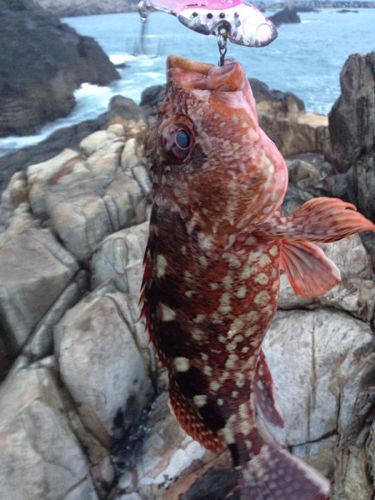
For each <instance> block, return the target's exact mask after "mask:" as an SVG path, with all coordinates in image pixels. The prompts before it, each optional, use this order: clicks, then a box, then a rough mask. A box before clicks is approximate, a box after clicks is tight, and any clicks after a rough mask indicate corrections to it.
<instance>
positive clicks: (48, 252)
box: [0, 218, 78, 355]
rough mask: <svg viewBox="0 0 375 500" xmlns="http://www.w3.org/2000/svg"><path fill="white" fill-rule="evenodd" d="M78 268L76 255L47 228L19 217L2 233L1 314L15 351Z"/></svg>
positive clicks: (7, 335)
mask: <svg viewBox="0 0 375 500" xmlns="http://www.w3.org/2000/svg"><path fill="white" fill-rule="evenodd" d="M17 224H18V226H17ZM77 271H78V264H77V262H76V261H75V259H74V258H73V257H72V256H71V255H70V254H69V253H68V252H67V251H66V250H65V249H64V248H63V247H62V246H61V245H60V244H59V243H58V241H57V240H56V239H55V238H54V237H53V235H52V234H51V232H50V231H49V230H48V229H41V228H40V227H38V226H36V225H35V226H32V224H30V222H29V221H28V220H27V219H26V220H25V221H24V222H22V221H21V218H17V219H15V220H14V223H13V224H12V225H11V226H10V227H9V228H8V229H7V230H6V231H5V232H3V233H1V234H0V283H1V285H0V315H1V317H2V321H3V325H2V330H3V334H5V335H6V341H7V343H8V345H9V346H10V349H11V352H12V354H13V355H15V354H17V353H18V352H19V351H20V349H21V348H22V347H23V345H24V344H25V343H26V341H27V339H28V338H29V336H30V334H31V333H32V331H33V329H34V328H35V327H36V325H37V324H38V322H39V321H40V320H41V319H42V318H43V316H44V315H45V314H46V313H47V312H48V310H49V309H50V307H51V306H52V305H53V304H54V302H55V301H56V300H57V299H58V297H59V296H60V295H61V294H62V293H63V291H64V290H65V288H66V287H67V286H68V285H69V284H70V283H71V282H72V280H73V278H74V276H75V274H76V273H77Z"/></svg>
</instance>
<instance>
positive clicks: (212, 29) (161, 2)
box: [140, 0, 277, 47]
mask: <svg viewBox="0 0 375 500" xmlns="http://www.w3.org/2000/svg"><path fill="white" fill-rule="evenodd" d="M145 8H146V9H153V10H160V11H162V12H166V13H168V14H172V15H175V16H177V18H178V20H179V21H180V22H181V23H182V24H183V25H184V26H186V27H187V28H189V29H191V30H193V31H196V32H198V33H202V34H205V35H216V36H218V35H219V33H220V29H221V28H223V27H225V29H226V30H227V34H228V39H229V40H230V41H231V42H233V43H236V44H239V45H245V46H247V47H264V46H266V45H268V44H269V43H271V42H272V41H273V40H274V39H275V38H276V37H277V30H276V28H275V26H274V25H273V24H272V21H270V20H269V19H267V18H266V17H265V16H264V15H263V14H262V13H261V12H260V10H259V9H257V7H256V6H255V5H253V4H252V3H251V2H249V1H247V0H196V1H186V0H182V1H181V0H180V1H177V2H176V1H172V0H144V1H143V2H142V6H141V8H140V9H141V11H144V9H145Z"/></svg>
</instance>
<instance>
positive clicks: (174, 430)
mask: <svg viewBox="0 0 375 500" xmlns="http://www.w3.org/2000/svg"><path fill="white" fill-rule="evenodd" d="M145 425H146V428H148V429H150V431H149V433H148V434H146V436H144V435H143V436H142V438H143V439H142V444H141V446H139V447H138V449H136V451H135V456H134V457H133V458H132V459H131V458H130V457H129V456H128V455H127V453H128V452H129V449H127V448H125V449H124V450H123V452H122V455H120V459H121V460H122V461H123V462H124V463H125V464H126V465H127V466H128V469H127V470H126V471H125V472H124V473H123V474H122V476H121V478H120V481H119V485H118V488H119V490H120V491H121V492H122V494H128V495H129V494H134V493H137V494H139V495H141V497H142V498H150V499H151V498H159V499H160V500H162V499H163V500H167V499H168V500H177V499H178V498H179V497H178V496H177V495H176V494H173V493H171V491H170V487H171V486H172V485H173V483H174V482H175V481H176V480H177V479H179V478H180V477H181V476H183V475H186V474H189V473H190V472H192V471H194V469H197V467H199V465H200V461H201V459H202V458H203V457H205V456H206V455H207V452H206V450H205V448H203V447H202V446H201V445H200V444H198V443H197V442H196V441H194V440H193V439H192V438H191V437H189V436H187V434H186V433H185V432H184V431H183V430H182V429H181V427H180V426H179V425H178V423H177V421H176V420H175V418H174V416H173V415H172V414H171V413H170V410H169V408H168V395H167V394H166V393H163V394H162V395H160V396H159V398H158V399H157V400H156V402H155V403H154V405H153V407H152V410H151V412H150V415H149V418H148V421H147V423H146V424H145ZM210 458H211V459H212V458H213V455H212V454H210ZM132 464H134V465H133V466H132ZM120 498H121V497H120Z"/></svg>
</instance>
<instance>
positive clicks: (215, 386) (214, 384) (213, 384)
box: [210, 380, 221, 392]
mask: <svg viewBox="0 0 375 500" xmlns="http://www.w3.org/2000/svg"><path fill="white" fill-rule="evenodd" d="M220 387H221V385H220V384H219V382H217V381H216V380H214V381H213V382H211V384H210V389H211V391H214V392H216V391H218V390H219V389H220Z"/></svg>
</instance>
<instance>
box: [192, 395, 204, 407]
mask: <svg viewBox="0 0 375 500" xmlns="http://www.w3.org/2000/svg"><path fill="white" fill-rule="evenodd" d="M193 401H194V404H195V405H196V406H197V407H198V408H202V406H204V405H206V404H207V396H206V395H205V394H198V395H197V396H194V398H193Z"/></svg>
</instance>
